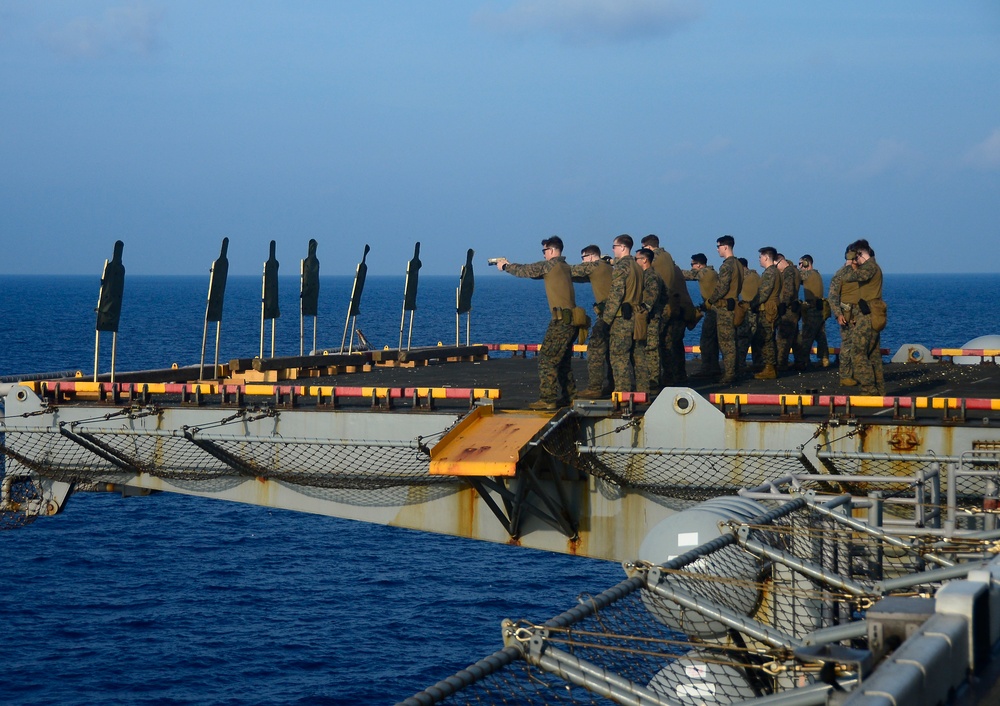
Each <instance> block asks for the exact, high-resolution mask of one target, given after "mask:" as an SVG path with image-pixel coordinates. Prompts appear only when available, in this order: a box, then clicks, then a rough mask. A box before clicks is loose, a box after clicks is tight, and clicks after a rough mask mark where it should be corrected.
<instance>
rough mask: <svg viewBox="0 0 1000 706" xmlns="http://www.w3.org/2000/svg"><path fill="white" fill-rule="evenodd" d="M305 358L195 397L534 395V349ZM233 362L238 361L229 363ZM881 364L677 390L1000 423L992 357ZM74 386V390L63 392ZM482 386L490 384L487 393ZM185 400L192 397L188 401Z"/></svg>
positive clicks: (203, 400)
mask: <svg viewBox="0 0 1000 706" xmlns="http://www.w3.org/2000/svg"><path fill="white" fill-rule="evenodd" d="M299 360H300V359H291V358H290V359H264V361H259V360H254V361H253V363H254V364H255V365H257V367H263V368H265V369H267V370H270V371H271V373H270V374H266V375H265V374H262V373H259V372H258V373H257V374H256V375H255V374H254V370H253V368H251V367H250V365H249V361H244V362H243V363H244V371H243V376H242V377H241V376H240V375H239V374H236V375H232V374H231V375H230V377H228V378H226V379H224V380H221V381H216V382H215V383H213V385H214V386H213V387H210V388H206V390H208V392H207V393H205V394H201V395H200V396H199V399H198V401H197V404H198V405H199V406H201V405H204V406H214V405H218V404H221V403H225V402H226V401H227V400H226V398H225V397H223V395H222V394H221V389H222V387H229V388H230V389H235V387H234V384H236V385H237V386H238V387H239V388H240V389H241V390H243V391H244V392H245V393H246V394H247V395H248V396H250V395H255V396H258V399H259V397H260V396H261V395H269V396H271V397H274V396H275V393H277V398H278V399H280V400H281V401H282V404H284V405H290V406H295V407H302V408H308V407H310V406H316V407H319V408H328V407H329V405H330V404H335V405H336V406H337V407H338V408H344V409H362V408H371V407H373V406H378V407H380V408H386V407H391V408H393V409H395V410H398V411H404V410H406V409H407V408H408V407H413V406H414V405H418V406H419V404H420V403H414V402H413V400H412V397H413V392H414V391H416V390H420V391H422V392H421V396H424V397H426V396H427V395H428V393H427V392H426V391H427V390H429V389H434V390H437V391H439V392H447V393H448V394H447V395H445V394H439V395H435V399H434V400H433V406H434V407H440V408H458V407H462V406H466V407H467V406H469V405H470V403H471V401H472V400H471V398H474V397H477V396H480V395H481V396H490V397H491V398H493V405H494V407H495V408H496V409H497V410H504V411H515V410H524V409H527V407H528V405H529V404H530V403H531V402H533V401H535V400H536V399H538V359H537V357H536V356H535V355H534V354H533V353H527V354H515V355H506V354H503V353H501V354H499V355H497V354H492V355H490V356H489V357H487V356H486V355H477V356H465V357H459V358H457V359H456V358H452V359H448V358H446V357H441V358H431V359H425V360H421V361H420V364H419V365H414V366H412V367H410V366H405V365H400V364H398V363H394V361H391V360H390V364H378V363H372V364H368V365H364V366H360V365H358V366H344V365H342V366H340V367H339V369H337V372H336V374H328V373H329V372H330V370H331V368H326V369H323V368H319V369H317V368H312V369H309V368H306V367H301V366H299V365H297V363H298V361H299ZM262 362H263V363H264V365H263V366H262V365H261V363H262ZM236 363H237V361H233V364H236ZM697 366H698V361H697V360H693V361H691V360H689V361H688V366H687V367H688V370H689V371H694V370H696V369H697ZM236 367H238V366H236ZM572 367H573V373H574V377H575V379H576V381H577V385H578V387H579V388H580V389H582V388H583V387H585V385H586V380H587V361H586V359H585V358H582V357H580V356H574V357H573V360H572ZM884 371H885V386H886V395H885V396H884V397H875V398H873V397H865V396H861V395H860V394H859V388H858V387H844V386H842V385H841V384H840V370H839V368H838V366H837V365H836V363H834V364H833V365H831V366H830V367H827V368H823V367H820V366H818V365H814V366H811V367H810V369H808V370H805V371H797V370H788V371H785V372H783V373H781V374H780V376H779V377H778V379H776V380H756V379H754V378H753V376H752V375H751V374H750V373H746V374H745V375H744V376H743V377H742V379H741V380H740V381H739V382H737V383H736V384H729V385H721V384H719V383H718V382H716V381H715V380H714V379H712V378H705V377H698V376H697V374H691V375H689V377H688V379H687V380H686V381H685V382H684V383H683V384H682V385H681V387H685V388H691V389H692V390H693V391H694V392H696V393H698V394H699V395H701V396H702V397H704V398H706V399H708V400H709V401H710V402H711V403H713V404H715V405H716V406H718V407H719V408H720V409H722V410H723V411H724V412H726V414H727V415H729V416H733V417H739V418H746V419H755V420H767V419H769V418H775V419H779V418H788V417H789V416H792V417H796V418H803V419H805V418H811V417H815V418H819V417H824V418H830V417H836V416H844V415H847V416H850V417H853V418H863V419H870V420H871V421H878V420H886V421H890V420H893V419H896V420H899V419H908V420H912V421H913V422H915V423H929V424H940V423H955V422H960V421H961V422H966V421H971V422H976V423H983V424H992V423H1000V366H998V365H996V364H995V363H992V362H986V363H981V364H975V365H957V364H953V363H951V362H947V361H942V362H930V363H892V362H887V363H885V364H884ZM324 373H326V374H324ZM197 378H198V375H197V369H193V368H188V369H180V370H163V371H141V372H131V373H130V372H123V373H119V374H118V377H117V381H118V382H119V383H121V384H120V385H119V386H118V389H119V390H121V394H122V395H125V394H127V393H126V391H127V390H129V389H130V390H131V394H135V392H136V391H137V390H138V389H141V386H142V385H144V384H150V383H174V384H175V385H174V387H173V388H172V389H165V390H161V391H160V392H159V394H158V395H157V398H158V399H159V400H160V402H161V403H167V404H170V403H172V402H178V401H181V400H180V397H181V393H179V392H178V390H177V385H176V383H182V382H187V383H189V385H188V389H189V390H190V391H192V392H193V390H194V388H195V385H194V384H192V383H193V381H195V380H196V379H197ZM101 379H102V380H103V381H105V385H104V386H105V387H107V383H106V381H107V379H108V376H107V375H103V376H102V377H101ZM203 382H204V381H203ZM34 384H35V385H36V391H41V390H43V389H47V390H48V392H49V393H50V394H51V393H52V390H53V386H54V384H55V383H53V382H48V383H44V388H43V387H42V383H39V382H37V381H36V382H35V383H34ZM58 384H59V385H61V389H62V392H63V395H62V396H61V397H59V399H60V401H62V402H70V401H72V402H80V403H84V404H85V403H86V401H87V399H88V398H89V399H93V395H87V394H80V391H81V390H84V389H85V388H86V387H87V386H88V385H93V383H89V382H84V380H83V379H81V378H75V379H67V378H63V379H62V380H60V381H59V383H58ZM150 387H152V385H150ZM169 387H170V386H169V385H168V388H169ZM74 388H75V389H76V391H77V394H68V395H67V393H68V392H69V391H70V390H72V389H74ZM334 390H336V400H335V402H333V394H334V393H333V391H334ZM484 390H485V391H488V395H487V394H486V393H485V392H484ZM202 392H203V393H204V392H205V390H203V391H202ZM115 394H116V395H117V394H118V393H117V392H116V393H115ZM373 394H374V396H375V397H377V398H378V400H377V401H378V404H373V399H372V397H373ZM324 396H325V397H324ZM107 399H108V398H107V394H104V393H102V394H101V396H100V401H102V402H105V401H107ZM115 399H117V397H116V398H115ZM652 400H653V398H652V397H650V396H647V395H642V394H640V395H636V396H634V398H633V399H632V401H631V402H630V403H629V407H628V410H629V412H635V413H638V414H642V413H643V411H644V410H645V409H646V408H647V407H648V405H649V404H650V403H651V402H652ZM183 401H184V402H186V403H190V402H191V400H190V399H188V398H184V399H183ZM229 402H230V403H231V400H229ZM422 404H424V405H426V404H427V402H426V401H424V402H423V403H422ZM621 406H622V405H620V404H613V403H612V401H610V400H608V401H594V402H590V401H587V402H583V401H578V402H577V408H578V409H582V410H588V413H589V414H591V415H593V416H600V415H601V414H602V413H607V414H611V413H614V412H616V411H619V410H620V409H621Z"/></svg>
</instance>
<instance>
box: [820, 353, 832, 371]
mask: <svg viewBox="0 0 1000 706" xmlns="http://www.w3.org/2000/svg"><path fill="white" fill-rule="evenodd" d="M820 362H821V363H822V364H823V367H824V368H829V367H830V359H829V358H827V357H826V356H823V359H822V360H821V361H820Z"/></svg>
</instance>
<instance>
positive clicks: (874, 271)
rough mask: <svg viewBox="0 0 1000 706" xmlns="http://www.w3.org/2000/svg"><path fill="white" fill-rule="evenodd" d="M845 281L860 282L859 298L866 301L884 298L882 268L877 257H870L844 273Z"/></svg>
mask: <svg viewBox="0 0 1000 706" xmlns="http://www.w3.org/2000/svg"><path fill="white" fill-rule="evenodd" d="M844 281H845V282H857V283H858V298H859V299H864V300H865V301H866V302H871V301H876V300H879V299H881V298H882V268H881V267H879V266H878V263H877V262H875V258H874V257H871V258H868V260H866V261H865V262H864V263H863V264H861V265H858V266H857V268H851V271H850V272H848V273H847V274H845V275H844Z"/></svg>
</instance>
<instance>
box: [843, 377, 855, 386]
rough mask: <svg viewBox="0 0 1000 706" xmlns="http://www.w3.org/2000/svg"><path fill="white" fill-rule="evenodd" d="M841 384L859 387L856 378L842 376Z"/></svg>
mask: <svg viewBox="0 0 1000 706" xmlns="http://www.w3.org/2000/svg"><path fill="white" fill-rule="evenodd" d="M840 384H841V385H843V386H844V387H857V384H858V381H857V380H855V379H854V378H840Z"/></svg>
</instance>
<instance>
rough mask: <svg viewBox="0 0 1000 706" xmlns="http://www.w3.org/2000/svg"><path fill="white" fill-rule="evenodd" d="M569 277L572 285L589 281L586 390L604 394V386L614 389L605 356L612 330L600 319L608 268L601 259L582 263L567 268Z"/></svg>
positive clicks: (606, 355)
mask: <svg viewBox="0 0 1000 706" xmlns="http://www.w3.org/2000/svg"><path fill="white" fill-rule="evenodd" d="M570 274H571V275H572V277H573V281H574V282H590V286H591V288H592V289H593V290H594V314H595V316H594V325H593V327H592V328H591V329H590V339H589V340H588V341H587V389H588V390H590V391H591V392H603V391H604V389H605V384H607V386H608V387H609V388H611V389H614V378H613V376H612V374H611V360H610V358H609V354H608V338H609V334H610V333H611V327H610V326H609V325H608V324H607V322H606V321H605V320H604V318H603V315H604V307H605V305H606V304H607V300H608V294H609V293H610V291H611V265H610V263H608V261H607V260H604V259H599V260H595V261H594V262H581V263H580V264H578V265H573V266H572V267H571V268H570ZM605 381H607V383H606V382H605Z"/></svg>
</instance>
